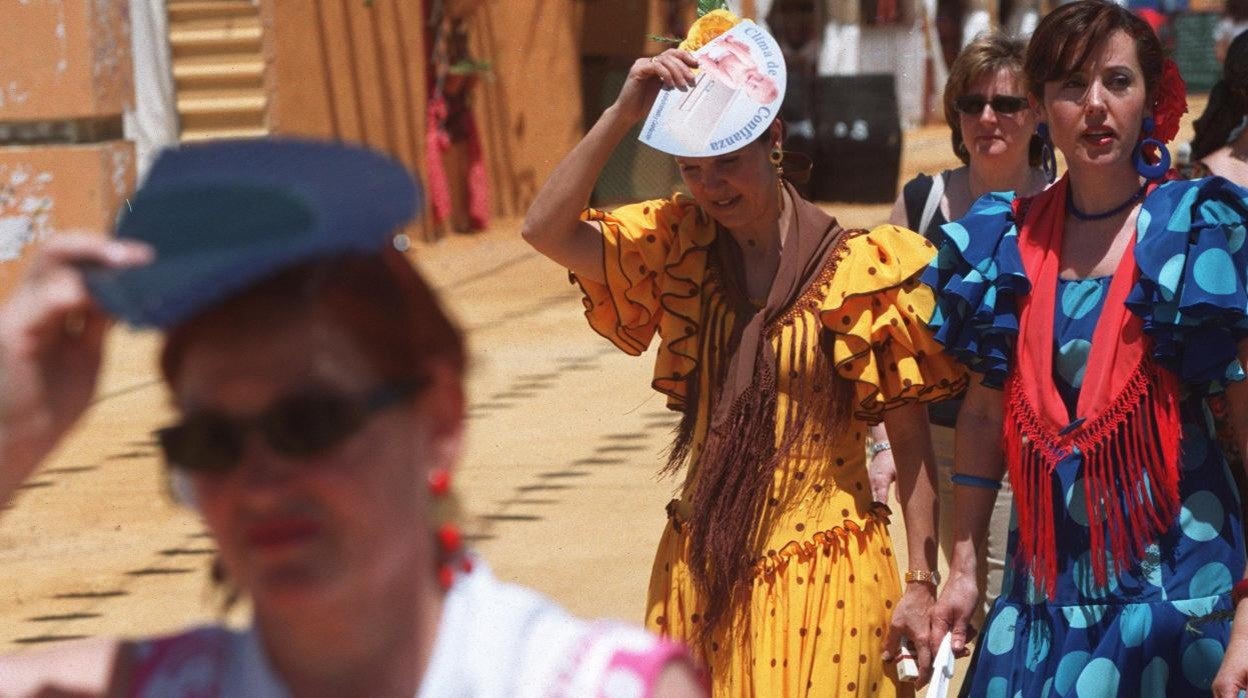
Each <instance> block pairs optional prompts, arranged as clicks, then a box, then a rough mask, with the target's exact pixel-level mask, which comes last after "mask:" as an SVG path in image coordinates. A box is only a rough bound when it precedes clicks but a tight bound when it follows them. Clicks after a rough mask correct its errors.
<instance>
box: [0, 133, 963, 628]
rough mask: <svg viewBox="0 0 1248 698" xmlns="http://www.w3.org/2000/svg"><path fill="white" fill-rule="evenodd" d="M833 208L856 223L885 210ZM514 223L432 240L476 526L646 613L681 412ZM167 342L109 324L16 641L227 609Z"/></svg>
mask: <svg viewBox="0 0 1248 698" xmlns="http://www.w3.org/2000/svg"><path fill="white" fill-rule="evenodd" d="M955 164H957V163H956V161H955V160H954V159H953V157H952V155H951V154H950V152H949V148H948V136H947V131H946V130H945V129H944V128H943V127H941V128H935V127H929V128H924V129H919V130H916V131H911V132H907V134H906V142H905V150H904V159H903V168H902V169H903V172H902V177H903V180H904V179H905V178H908V177H909V176H912V175H913V174H914V173H916V172H920V171H927V172H934V171H937V170H939V169H941V168H943V167H950V166H953V165H955ZM827 208H828V209H829V210H830V211H832V212H833V213H834V214H835V215H836V216H837V217H838V218H839V219H840V221H841V222H842V224H843V225H846V226H847V227H865V226H871V225H874V224H877V223H881V222H883V221H884V220H885V219H886V218H887V215H888V210H889V206H887V205H872V206H862V205H849V204H828V205H827ZM518 228H519V221H516V220H504V221H499V222H498V223H497V224H496V225H495V226H494V227H493V228H492V229H491V230H490V231H488V232H486V233H483V234H478V235H473V236H457V237H452V238H450V239H446V240H444V241H441V242H438V243H434V244H429V245H425V246H422V247H420V248H419V249H418V250H416V257H417V259H418V261H419V265H420V266H421V268H422V269H423V270H424V271H425V273H426V274H427V275H428V276H429V277H430V279H431V280H432V281H433V283H434V285H435V286H436V287H437V288H438V289H439V290H440V291H441V293H442V296H443V298H444V299H446V301H447V303H448V305H449V306H450V308H451V310H452V311H453V313H454V314H455V315H456V316H457V317H458V318H459V320H460V322H461V323H462V324H463V326H464V327H465V328H466V329H467V332H468V336H469V339H470V344H471V348H472V373H471V378H470V382H469V389H470V393H471V413H470V419H471V421H470V425H469V438H468V453H467V457H466V459H465V461H464V463H463V465H462V468H461V472H460V473H459V475H458V479H457V489H458V491H459V493H460V495H461V497H462V500H463V504H464V506H465V511H466V528H467V530H468V532H469V533H470V535H471V536H472V538H473V539H474V540H475V545H476V547H477V548H478V549H479V550H480V552H481V553H483V555H484V556H485V557H486V558H487V559H488V560H489V561H490V564H491V565H492V566H493V568H494V570H495V571H496V573H497V574H499V575H500V576H501V577H503V578H505V579H509V580H515V581H517V582H520V583H522V584H525V585H528V586H531V587H534V588H536V589H539V590H541V591H543V592H545V593H547V594H550V595H551V596H553V597H554V598H555V599H557V600H558V601H559V602H561V603H563V604H564V605H566V606H567V607H568V608H569V609H571V610H572V611H573V612H575V613H579V614H586V615H596V616H602V615H605V616H613V617H618V618H623V619H627V620H631V621H639V620H640V619H641V617H642V607H643V603H644V600H645V594H646V584H647V579H648V576H649V570H650V563H651V559H652V555H653V548H654V545H655V542H656V541H657V538H658V536H659V533H660V531H661V528H662V526H663V523H664V514H663V506H664V504H666V502H667V501H668V499H669V498H670V496H671V494H672V491H673V490H674V488H675V487H676V483H675V482H673V481H668V480H659V479H656V477H655V473H656V470H657V467H658V465H659V463H660V462H661V452H662V450H663V448H664V446H665V445H666V444H667V442H668V440H669V438H670V434H671V429H672V427H673V426H674V421H675V420H674V417H673V416H672V414H671V413H669V412H667V411H666V410H665V409H664V407H663V401H662V400H661V399H660V397H659V396H658V395H657V394H655V393H654V392H653V391H651V390H650V389H649V387H648V385H649V378H650V373H651V363H650V361H651V360H652V356H648V357H642V358H639V359H634V358H632V357H628V356H626V355H624V354H622V353H620V352H619V351H617V350H615V349H614V348H613V347H612V346H611V345H610V344H609V343H607V342H606V341H605V340H603V339H601V338H600V337H598V336H597V335H595V334H594V333H593V332H591V331H590V330H589V329H588V328H587V326H585V324H584V320H583V318H582V315H581V305H580V298H579V294H578V293H577V292H576V290H575V289H574V287H572V286H570V285H569V284H568V282H567V278H566V274H565V273H564V272H563V271H561V270H560V269H558V268H556V267H555V265H553V264H552V263H550V262H548V261H546V260H545V259H544V258H542V257H540V256H539V255H537V254H536V253H535V252H533V251H532V250H530V249H529V248H528V247H527V246H526V245H524V244H523V243H522V241H521V240H520V239H519V236H518ZM157 350H158V338H157V337H156V336H154V335H152V334H147V333H132V332H127V331H124V330H118V331H115V332H114V333H113V334H112V336H111V338H110V339H109V345H108V357H107V361H106V368H105V371H104V375H103V380H102V385H101V387H100V391H99V396H98V398H97V400H96V402H95V404H94V405H93V407H92V408H91V410H90V411H89V413H88V414H87V415H86V418H85V419H84V420H83V421H82V422H81V423H80V425H79V426H78V427H77V428H76V429H75V431H74V432H73V433H72V435H71V436H70V437H69V438H68V439H66V441H65V442H64V443H63V445H62V446H61V448H60V449H59V450H58V451H57V452H56V453H55V455H54V456H53V457H52V458H50V459H49V461H48V462H47V463H46V464H45V465H44V466H43V467H42V468H41V469H40V470H39V471H38V472H37V473H36V474H35V476H33V477H32V478H31V479H30V480H29V481H28V482H27V483H26V484H25V485H24V486H23V489H22V490H21V491H20V492H19V494H18V495H17V497H16V498H15V499H14V500H13V501H12V502H10V503H9V504H8V505H6V506H5V507H4V511H3V513H2V515H0V570H3V572H2V573H0V649H5V650H15V649H21V648H27V647H32V646H37V645H43V644H46V643H50V642H56V641H61V640H66V639H70V638H78V637H85V636H94V635H101V634H120V635H127V636H134V635H145V634H150V633H158V632H162V631H169V630H173V629H176V628H179V627H182V626H185V625H187V624H192V623H201V622H210V621H213V620H215V619H217V618H218V617H219V615H220V613H219V610H218V606H219V605H218V600H217V598H216V596H215V595H214V594H213V591H212V589H211V585H210V584H209V582H208V573H207V568H208V564H209V561H210V560H211V557H212V555H213V552H214V550H213V545H212V541H211V540H210V539H209V538H208V537H207V536H206V534H205V533H204V531H203V527H202V525H201V524H200V522H199V521H198V520H197V518H196V516H195V515H194V514H193V513H192V512H190V511H188V510H186V509H184V508H181V507H179V506H178V505H176V504H175V503H174V502H173V501H172V500H171V498H170V497H169V496H168V495H167V493H166V484H165V480H164V476H163V473H162V470H161V465H160V463H159V461H158V458H157V454H156V452H155V449H154V447H153V443H152V441H151V438H150V436H149V434H150V432H151V430H152V429H153V428H156V427H158V426H160V425H161V424H163V423H165V422H166V421H168V420H169V419H170V417H171V411H170V409H169V408H168V405H167V402H168V399H167V395H166V393H165V389H164V387H163V386H162V385H161V384H160V383H159V381H158V379H157V375H156V372H155V355H156V352H157ZM897 518H899V517H897ZM903 548H904V546H903ZM899 562H900V563H901V564H902V565H903V568H904V565H905V561H904V559H903V560H900V561H899Z"/></svg>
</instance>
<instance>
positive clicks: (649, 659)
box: [130, 559, 688, 698]
mask: <svg viewBox="0 0 1248 698" xmlns="http://www.w3.org/2000/svg"><path fill="white" fill-rule="evenodd" d="M474 562H475V564H474V565H473V571H472V572H470V573H466V574H460V575H459V576H458V578H457V579H456V581H455V583H454V584H453V585H452V587H451V589H450V591H448V592H447V595H446V599H445V603H444V605H443V609H442V619H441V622H440V624H439V630H438V637H437V640H436V641H435V643H434V647H433V653H432V655H431V656H430V660H429V666H428V668H427V670H426V672H425V676H424V678H423V680H422V682H421V686H420V690H419V692H418V693H417V698H458V697H464V698H467V697H469V696H472V697H479V698H513V697H514V698H528V697H532V698H538V697H543V698H547V697H549V698H558V697H563V696H567V697H569V698H571V697H573V696H575V697H578V698H580V697H583V696H584V697H588V696H602V697H604V698H649V696H651V695H652V693H653V689H654V684H655V682H656V680H657V679H658V676H659V674H660V672H661V671H662V669H663V668H664V667H665V666H666V665H667V664H668V663H669V662H672V661H688V655H687V654H686V653H685V651H684V649H683V648H681V647H680V646H679V645H677V644H676V643H673V642H671V641H668V640H663V639H660V638H656V637H654V636H652V635H649V634H648V633H646V632H644V631H642V630H640V629H637V628H632V627H629V626H626V625H623V624H618V623H611V622H605V621H603V622H597V623H587V622H585V621H582V620H579V619H577V618H574V617H572V616H570V615H568V613H567V612H565V611H564V610H563V609H561V608H559V607H558V606H557V605H555V604H554V603H553V602H551V601H550V600H548V599H546V598H545V597H542V596H541V595H539V594H536V593H534V592H532V591H529V590H528V589H524V588H522V587H518V586H515V585H512V584H505V583H502V582H499V581H498V580H497V579H495V578H494V576H493V575H492V574H491V573H490V571H489V569H488V568H487V567H486V565H485V564H484V563H483V562H481V561H480V560H479V559H478V560H474ZM134 656H135V658H136V667H135V670H134V672H133V674H132V676H133V677H134V682H133V684H132V686H131V691H130V694H131V695H135V696H145V697H146V696H152V697H156V696H160V697H162V698H163V697H167V696H195V697H197V698H199V697H203V698H208V697H211V696H248V697H249V698H285V697H286V696H288V695H289V692H288V691H287V690H286V688H285V686H284V685H283V684H282V681H281V679H280V678H279V677H278V676H277V675H276V674H275V673H274V671H273V669H272V667H270V666H269V663H268V660H267V659H266V657H265V654H264V648H263V647H261V645H260V642H259V639H258V638H257V636H256V633H255V631H254V629H249V630H246V631H242V632H239V631H232V630H230V629H228V628H223V627H220V626H207V627H201V628H195V629H192V630H189V631H186V632H184V633H181V634H178V635H173V636H169V637H163V638H153V639H150V640H143V641H140V642H138V643H136V653H135V655H134Z"/></svg>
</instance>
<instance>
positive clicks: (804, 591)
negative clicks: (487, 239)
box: [574, 194, 966, 696]
mask: <svg viewBox="0 0 1248 698" xmlns="http://www.w3.org/2000/svg"><path fill="white" fill-rule="evenodd" d="M798 203H799V204H800V205H805V206H812V205H811V204H809V203H807V202H802V201H799V202H798ZM585 218H586V219H587V220H591V221H597V222H598V224H599V226H600V227H601V229H602V233H603V244H604V257H603V262H604V275H605V278H606V280H607V283H606V284H605V285H604V284H598V283H595V282H593V281H590V280H587V279H575V277H574V279H575V280H576V281H577V282H578V283H580V285H581V288H582V290H583V291H584V293H585V307H586V316H587V317H588V319H589V323H590V325H591V326H592V327H593V329H594V330H596V331H597V332H599V333H600V334H602V335H603V336H605V337H606V338H608V339H610V340H611V341H612V342H613V343H614V344H615V345H616V346H618V347H619V348H620V349H622V350H623V351H625V352H627V353H629V354H632V355H639V354H641V353H642V352H643V351H645V349H646V348H647V347H648V346H649V345H650V343H651V341H652V339H653V337H654V335H655V333H656V332H657V333H658V334H659V336H660V338H661V340H660V343H659V348H658V354H657V357H656V361H655V371H654V380H653V386H654V388H655V389H656V390H658V391H659V392H661V393H663V394H665V395H666V396H667V404H668V407H669V408H671V409H674V410H679V411H682V412H687V410H686V400H687V399H695V400H696V401H697V404H696V410H695V411H694V412H692V413H691V414H692V420H691V421H692V422H693V426H692V438H691V447H690V449H689V457H688V461H687V469H686V476H685V482H684V485H683V488H682V491H681V497H680V499H678V500H673V501H672V502H671V503H670V504H669V505H668V513H669V521H668V525H667V527H666V529H665V530H664V533H663V536H662V539H661V540H660V542H659V548H658V552H657V554H656V556H655V561H654V567H653V571H652V575H651V581H650V591H649V600H648V607H647V611H646V624H647V626H648V627H649V628H650V629H652V630H654V631H656V632H659V633H661V634H663V635H666V636H670V637H674V638H678V639H681V640H683V641H685V642H687V643H689V644H690V645H691V647H693V650H694V654H695V656H698V657H699V658H700V659H701V660H702V661H703V663H704V665H705V666H706V667H707V670H708V672H709V674H710V676H711V683H712V687H713V695H715V696H746V695H754V696H807V695H809V696H877V695H878V696H893V695H898V694H899V693H902V692H905V691H908V687H906V685H905V684H898V683H897V681H896V677H895V673H894V670H893V667H892V666H891V665H890V666H886V665H885V664H884V663H883V662H882V660H881V649H882V643H883V638H884V635H885V633H886V631H887V626H888V623H889V620H890V615H891V609H892V608H893V606H894V604H895V603H896V602H897V599H898V598H899V596H900V592H901V589H900V582H899V574H898V570H897V565H896V562H895V560H894V558H893V544H892V541H891V540H890V538H889V534H888V530H887V527H886V524H887V517H888V514H889V511H888V508H887V507H885V506H883V505H880V504H875V503H873V501H872V498H871V488H870V485H869V483H868V478H867V468H866V463H865V449H864V444H865V440H866V438H867V433H868V430H867V427H868V425H869V423H873V422H878V421H879V420H880V419H881V415H882V413H883V411H884V410H886V409H888V408H889V407H891V406H895V405H899V404H902V403H907V402H911V401H924V402H926V401H932V400H939V399H943V398H946V397H950V396H952V395H955V394H957V393H958V392H959V391H960V390H961V388H962V387H963V386H964V385H965V381H966V379H965V376H964V374H963V372H962V370H961V369H960V368H958V367H957V366H956V365H955V364H954V363H953V362H951V361H950V360H948V359H946V358H945V357H944V355H943V354H942V353H941V347H940V345H939V344H937V343H935V342H934V340H933V339H932V337H931V335H930V333H929V332H928V330H927V327H926V325H925V324H924V320H925V319H926V318H927V317H928V316H929V314H930V312H931V310H932V307H933V297H932V293H931V291H930V289H928V288H927V287H926V286H923V285H921V284H920V283H919V281H918V275H919V274H920V273H921V272H922V271H923V270H924V269H925V268H926V267H927V264H928V261H929V260H930V259H931V258H932V257H933V256H934V254H935V249H934V248H933V247H932V246H931V243H929V242H927V241H926V240H924V239H923V238H922V237H920V236H918V235H916V234H914V233H911V232H910V231H908V230H904V229H901V228H896V227H893V226H881V227H878V228H876V229H874V230H872V231H870V232H867V231H865V230H854V231H845V232H844V233H842V234H841V237H840V239H839V240H838V241H836V242H834V243H832V244H833V245H834V246H835V247H833V248H832V249H831V251H830V252H829V253H828V254H827V255H826V257H824V258H823V259H824V262H823V266H822V267H821V268H818V269H817V270H816V271H815V273H814V275H813V276H811V277H809V278H808V280H807V282H806V284H805V286H804V288H803V289H802V290H801V292H800V294H799V295H798V296H797V300H796V302H794V303H792V304H791V305H790V306H789V307H787V308H786V309H785V310H784V312H783V313H781V314H779V316H778V317H775V318H774V319H772V320H771V321H769V322H767V324H766V325H765V327H764V329H763V334H762V341H766V342H769V343H770V345H771V349H772V353H771V355H772V356H774V358H775V361H776V365H775V366H774V375H775V380H776V390H777V396H776V402H775V410H776V414H775V425H776V439H777V444H779V441H780V439H781V438H782V436H783V435H784V434H786V433H788V434H790V435H792V434H793V433H797V434H799V435H800V436H799V438H798V439H797V440H796V442H795V443H794V445H793V447H792V448H788V449H787V450H786V451H785V454H784V457H783V458H782V459H781V460H780V461H779V462H778V465H777V467H776V468H775V470H774V472H773V473H772V477H771V486H770V490H771V491H770V493H769V496H768V497H767V498H766V500H765V502H764V503H763V505H762V507H761V508H762V514H761V517H760V518H759V520H758V522H757V528H756V533H755V536H754V538H753V540H754V543H753V544H752V545H753V546H754V548H753V550H751V551H750V552H751V555H752V556H753V557H754V558H755V559H756V562H755V564H754V565H753V570H752V571H751V575H752V579H750V580H748V582H746V583H747V584H748V586H747V587H745V589H746V592H745V593H744V594H741V595H737V596H734V597H733V598H734V599H740V601H739V602H734V603H733V604H732V606H733V607H732V608H730V609H727V611H726V612H725V613H724V614H723V620H722V621H721V622H719V623H717V624H716V625H715V627H714V630H713V631H712V632H711V633H710V635H709V636H706V635H705V634H704V633H700V632H699V623H700V621H701V620H702V617H703V614H704V613H705V610H706V609H705V601H704V598H703V594H702V593H701V592H700V590H699V586H698V584H697V583H696V581H695V577H694V575H693V573H692V569H691V567H690V564H689V549H690V540H689V538H690V530H691V527H692V526H697V525H698V524H697V521H690V516H691V515H692V514H693V512H692V511H691V508H690V507H689V505H688V502H689V501H691V500H692V497H693V494H694V493H695V492H696V490H697V488H698V486H699V479H700V478H699V475H700V471H701V468H700V467H699V466H700V463H699V455H700V451H701V448H702V445H703V444H704V443H705V439H706V436H707V433H708V429H709V428H710V423H711V415H712V414H713V407H714V405H713V401H714V399H715V392H716V383H715V377H716V376H722V374H723V365H724V363H725V362H727V361H729V359H730V354H731V351H732V349H731V343H732V340H733V337H734V335H733V329H734V325H735V323H736V321H737V319H738V317H737V316H738V315H739V313H738V312H737V310H734V308H740V306H739V305H736V304H734V303H733V302H731V299H730V298H729V297H728V294H727V293H726V290H725V286H726V284H725V280H724V269H723V265H721V264H719V263H717V261H716V259H717V257H716V255H715V254H714V253H713V248H714V244H715V239H716V236H717V234H719V232H718V230H717V226H716V225H715V224H714V222H713V221H712V220H711V219H710V217H709V216H707V215H706V213H705V212H704V211H702V210H701V209H699V208H698V207H697V206H696V204H694V202H693V200H692V199H690V198H688V197H685V196H682V195H679V194H678V195H676V196H675V197H673V198H672V199H670V200H654V201H648V202H642V203H639V204H632V205H629V206H625V207H622V208H619V209H616V210H615V211H612V212H610V213H607V212H603V211H598V210H593V209H590V210H589V211H587V212H586V214H585ZM833 227H834V228H835V230H836V231H837V232H838V233H839V232H840V229H839V227H836V226H835V222H833ZM723 234H724V235H727V234H726V233H723ZM782 254H783V252H782ZM834 374H835V375H834ZM838 386H839V387H840V388H841V390H840V391H839V394H840V395H842V396H844V397H845V398H847V399H849V400H852V408H851V409H850V410H848V412H847V413H846V416H845V418H844V419H842V420H841V421H840V422H837V423H827V422H821V421H820V420H818V419H812V418H810V417H811V416H812V415H816V414H826V410H823V411H821V410H819V409H816V407H817V406H818V405H819V404H820V403H821V402H826V401H827V400H828V399H830V396H833V395H836V394H838V390H837V388H838ZM686 419H687V420H690V418H689V416H688V415H687V417H686ZM794 425H796V427H795V428H796V429H797V431H796V432H793V431H791V429H792V428H794Z"/></svg>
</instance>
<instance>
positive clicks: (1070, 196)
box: [1066, 184, 1148, 221]
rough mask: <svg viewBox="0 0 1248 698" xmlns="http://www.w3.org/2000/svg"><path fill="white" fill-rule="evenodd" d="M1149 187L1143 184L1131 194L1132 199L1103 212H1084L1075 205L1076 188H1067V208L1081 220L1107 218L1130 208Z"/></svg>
mask: <svg viewBox="0 0 1248 698" xmlns="http://www.w3.org/2000/svg"><path fill="white" fill-rule="evenodd" d="M1147 188H1148V185H1147V184H1145V185H1142V186H1141V187H1140V188H1139V189H1137V190H1136V191H1135V193H1134V194H1132V195H1131V198H1130V199H1127V200H1126V201H1124V202H1122V203H1121V204H1118V205H1117V206H1115V207H1113V208H1111V209H1110V210H1108V211H1105V212H1103V213H1084V212H1083V211H1080V210H1079V209H1078V207H1076V206H1075V197H1074V189H1067V190H1066V209H1067V210H1068V211H1070V215H1072V216H1074V217H1075V218H1078V219H1079V220H1081V221H1100V220H1105V219H1106V218H1110V217H1112V216H1116V215H1118V214H1119V213H1122V212H1123V211H1125V210H1127V209H1128V208H1130V207H1131V205H1132V204H1134V203H1135V202H1137V201H1139V200H1140V197H1141V196H1143V195H1144V191H1145V189H1147Z"/></svg>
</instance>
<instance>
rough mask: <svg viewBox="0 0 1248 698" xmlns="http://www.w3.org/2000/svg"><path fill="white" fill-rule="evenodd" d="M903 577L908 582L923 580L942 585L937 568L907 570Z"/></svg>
mask: <svg viewBox="0 0 1248 698" xmlns="http://www.w3.org/2000/svg"><path fill="white" fill-rule="evenodd" d="M903 579H905V580H906V584H911V583H913V582H921V583H923V584H931V585H932V586H934V587H936V586H940V573H939V572H937V571H936V570H906V574H905V576H904V577H903Z"/></svg>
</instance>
